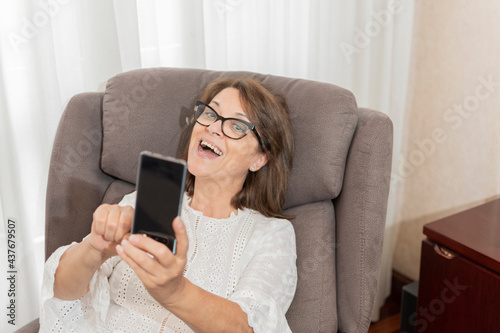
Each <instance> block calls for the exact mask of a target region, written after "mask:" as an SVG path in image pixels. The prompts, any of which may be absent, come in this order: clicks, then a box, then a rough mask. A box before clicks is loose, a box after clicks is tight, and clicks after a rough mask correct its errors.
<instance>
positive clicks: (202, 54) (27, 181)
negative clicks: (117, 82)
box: [0, 0, 413, 332]
mask: <svg viewBox="0 0 500 333" xmlns="http://www.w3.org/2000/svg"><path fill="white" fill-rule="evenodd" d="M2 6H3V7H2V11H1V12H0V34H1V36H2V38H1V39H0V98H1V100H0V111H1V115H0V140H1V142H0V156H1V166H0V213H1V216H2V223H1V226H0V241H1V243H0V252H1V253H0V260H1V261H2V264H3V263H5V262H6V260H7V257H6V253H7V248H6V246H7V242H6V240H7V238H6V237H7V236H6V231H7V219H8V218H13V219H15V220H16V222H17V228H18V233H17V237H18V238H17V240H18V250H19V252H18V253H17V258H16V260H17V264H18V273H17V274H18V275H17V291H18V294H17V296H16V297H17V299H16V302H17V306H18V309H19V312H18V317H17V321H16V323H18V324H20V325H22V324H24V323H26V322H28V321H29V320H31V319H33V318H35V317H37V315H38V294H39V289H40V288H39V286H40V283H41V277H42V270H43V263H44V255H43V253H44V244H43V241H44V216H45V213H44V212H45V189H46V182H47V174H48V165H49V160H50V153H51V149H52V142H53V138H54V135H55V131H56V128H57V125H58V121H59V118H60V116H61V114H62V112H63V109H64V107H65V105H66V104H67V102H68V101H69V99H70V98H71V97H72V96H73V95H75V94H77V93H80V92H85V91H97V90H103V89H104V85H105V83H106V80H107V79H108V78H110V77H112V76H114V75H116V74H118V73H120V72H123V71H128V70H132V69H135V68H145V67H158V66H165V67H191V68H206V69H213V70H248V71H255V72H261V73H268V74H274V75H282V76H289V77H297V78H305V79H311V80H318V81H323V82H329V83H333V84H336V85H339V86H342V87H344V88H346V89H349V90H351V91H352V92H353V93H354V95H355V96H356V98H357V100H358V105H359V106H362V107H369V108H373V109H376V110H380V111H382V112H385V113H387V114H388V115H389V116H390V118H391V119H392V120H393V122H394V125H395V140H394V161H397V160H398V159H399V152H400V150H401V141H402V139H401V138H402V123H403V120H404V111H405V96H406V85H407V72H408V65H409V54H410V40H411V35H412V22H413V2H412V1H410V0H401V1H393V0H375V1H370V2H368V1H363V0H356V1H340V0H334V1H331V0H315V1H309V0H256V1H244V0H189V1H186V0H168V1H164V0H149V1H136V0H126V1H125V0H114V1H102V0H85V1H84V0H73V1H70V0H40V1H35V0H27V1H20V2H16V1H9V2H5V3H3V4H2ZM393 165H394V167H393V170H395V169H396V168H397V166H396V163H394V164H393ZM393 173H394V172H393ZM399 183H400V182H398V181H395V182H393V185H392V186H391V194H390V198H389V211H388V218H387V229H386V238H385V244H384V253H383V262H382V271H381V279H380V283H379V294H378V296H377V304H376V305H375V308H376V309H378V308H379V307H380V306H381V305H382V303H383V301H384V299H385V297H386V296H387V295H388V293H389V291H390V275H391V266H392V251H393V248H394V239H395V230H396V229H397V226H396V225H395V224H394V209H395V193H396V190H397V187H398V185H399ZM2 267H3V266H2ZM2 283H3V284H5V283H6V280H5V279H2ZM5 287H6V286H4V285H2V288H1V290H2V293H1V294H0V304H6V303H5V302H7V301H8V299H6V297H7V295H6V293H5V292H3V291H4V290H6V289H5ZM377 316H378V311H375V314H374V318H375V319H376V318H377ZM16 327H20V326H16ZM16 327H12V326H11V325H8V324H7V323H6V322H5V320H4V321H1V322H0V331H2V332H9V331H12V330H14V329H15V328H16Z"/></svg>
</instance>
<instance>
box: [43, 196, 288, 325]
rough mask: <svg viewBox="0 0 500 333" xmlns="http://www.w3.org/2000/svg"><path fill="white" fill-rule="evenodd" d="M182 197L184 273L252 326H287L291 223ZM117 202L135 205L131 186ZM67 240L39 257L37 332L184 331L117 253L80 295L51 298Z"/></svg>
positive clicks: (253, 212) (179, 322) (181, 322)
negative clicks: (222, 213)
mask: <svg viewBox="0 0 500 333" xmlns="http://www.w3.org/2000/svg"><path fill="white" fill-rule="evenodd" d="M189 201H190V200H189V198H188V197H187V196H185V197H184V203H183V207H182V214H181V217H182V220H183V222H184V224H185V225H186V228H187V233H188V237H189V250H188V257H187V258H188V262H187V265H186V269H185V271H184V275H185V276H186V278H188V279H189V280H190V281H191V282H193V283H194V284H196V285H198V286H200V287H201V288H203V289H205V290H207V291H209V292H211V293H213V294H216V295H219V296H222V297H224V298H227V299H229V300H231V301H233V302H235V303H237V304H238V305H239V306H240V307H241V308H242V309H243V311H245V313H246V314H247V315H248V323H249V325H250V326H251V327H252V328H253V329H254V332H256V333H257V332H290V328H289V327H288V324H287V321H286V318H285V313H286V311H287V310H288V307H289V306H290V303H291V301H292V298H293V296H294V293H295V287H296V283H297V269H296V251H295V234H294V231H293V227H292V225H291V223H290V222H289V221H287V220H283V219H276V218H267V217H264V216H263V215H261V214H260V213H258V212H256V211H254V210H251V209H243V210H238V212H237V214H234V213H233V214H231V216H230V217H229V218H227V219H214V218H209V217H205V216H203V214H202V213H200V212H198V211H195V210H193V209H192V208H191V207H190V206H189ZM120 205H123V206H125V205H131V206H135V192H134V193H131V194H129V195H127V196H125V197H124V198H123V200H122V202H120ZM73 244H75V243H73ZM73 244H71V245H68V246H63V247H61V248H59V249H58V250H56V251H55V252H54V253H53V254H52V256H51V257H50V258H49V259H48V260H47V262H46V263H45V270H44V277H43V284H42V294H41V309H40V326H41V329H40V332H124V333H125V332H192V330H191V329H190V328H189V327H188V326H187V325H186V324H185V323H184V322H183V321H181V320H180V319H178V318H177V317H175V316H174V315H172V314H171V313H170V312H169V311H167V310H166V309H165V308H163V307H162V306H161V305H160V304H158V303H157V302H156V301H155V300H154V299H153V298H152V297H151V296H150V295H149V294H148V292H147V291H146V289H145V288H144V286H143V284H142V282H141V281H140V280H139V278H138V277H137V276H136V274H135V273H134V272H133V271H132V269H131V268H130V267H129V266H128V265H127V263H126V262H124V261H122V260H121V259H120V257H118V256H115V257H112V258H110V259H108V260H107V261H106V262H105V263H104V264H102V266H101V267H100V268H99V269H98V271H97V272H96V273H95V274H94V276H93V278H92V280H91V282H90V292H89V293H87V295H85V296H84V297H82V298H81V299H79V300H77V301H62V300H59V299H56V298H54V293H53V286H54V274H55V271H56V269H57V266H58V265H59V260H60V258H61V256H62V254H63V253H64V251H66V250H67V249H68V247H70V246H72V245H73ZM193 307H196V304H193Z"/></svg>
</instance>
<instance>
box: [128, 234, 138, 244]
mask: <svg viewBox="0 0 500 333" xmlns="http://www.w3.org/2000/svg"><path fill="white" fill-rule="evenodd" d="M128 240H129V241H130V242H131V243H134V244H136V243H137V242H138V241H139V236H137V235H131V236H130V237H129V238H128Z"/></svg>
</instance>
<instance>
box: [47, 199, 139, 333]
mask: <svg viewBox="0 0 500 333" xmlns="http://www.w3.org/2000/svg"><path fill="white" fill-rule="evenodd" d="M134 203H135V198H134V196H133V195H131V196H126V197H125V198H124V199H123V200H122V202H120V205H122V206H125V205H133V204H134ZM75 244H77V243H76V242H74V243H72V244H71V245H66V246H62V247H60V248H58V249H57V250H56V251H55V252H54V253H53V254H52V255H51V256H50V257H49V259H48V260H47V262H46V263H45V267H44V273H43V280H42V291H41V303H40V332H89V331H99V332H100V331H103V332H104V331H106V330H105V328H104V325H105V322H106V316H107V312H108V308H109V304H110V286H109V282H108V278H109V276H110V275H111V273H112V271H113V268H114V267H115V266H116V264H118V262H119V261H120V257H118V256H114V257H111V258H109V259H108V260H106V261H105V262H104V263H103V264H102V265H101V267H99V269H98V270H97V271H96V272H95V274H94V276H93V277H92V279H91V280H90V284H89V288H90V290H89V292H88V293H87V294H86V295H85V296H83V297H82V298H80V299H78V300H76V301H64V300H60V299H57V298H55V297H54V277H55V273H56V270H57V267H58V266H59V261H60V260H61V257H62V255H63V254H64V253H65V252H66V251H67V250H68V249H69V248H70V247H71V246H73V245H75Z"/></svg>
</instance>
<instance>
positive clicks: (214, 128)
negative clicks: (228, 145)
mask: <svg viewBox="0 0 500 333" xmlns="http://www.w3.org/2000/svg"><path fill="white" fill-rule="evenodd" d="M207 131H208V132H209V133H210V134H213V135H217V136H222V134H223V133H222V120H217V121H216V122H215V123H212V124H211V125H209V126H207Z"/></svg>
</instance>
